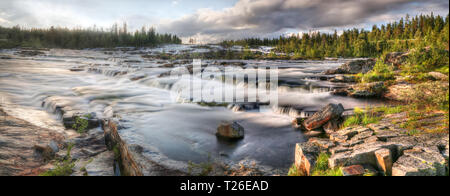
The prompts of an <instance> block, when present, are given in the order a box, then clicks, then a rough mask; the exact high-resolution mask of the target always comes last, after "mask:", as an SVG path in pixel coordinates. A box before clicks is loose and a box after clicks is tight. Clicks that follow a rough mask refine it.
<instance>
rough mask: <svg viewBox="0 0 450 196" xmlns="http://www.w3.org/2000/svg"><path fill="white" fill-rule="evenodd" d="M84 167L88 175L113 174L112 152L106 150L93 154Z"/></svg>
mask: <svg viewBox="0 0 450 196" xmlns="http://www.w3.org/2000/svg"><path fill="white" fill-rule="evenodd" d="M85 169H86V171H85V172H86V174H87V175H88V176H114V153H113V152H112V151H106V152H103V153H101V154H99V155H97V156H95V157H94V158H93V159H92V161H91V162H90V163H89V164H87V165H86V166H85Z"/></svg>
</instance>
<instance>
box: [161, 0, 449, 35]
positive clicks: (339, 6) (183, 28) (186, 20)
mask: <svg viewBox="0 0 450 196" xmlns="http://www.w3.org/2000/svg"><path fill="white" fill-rule="evenodd" d="M448 7H449V2H448V1H447V0H377V1H373V0H312V1H311V0H240V1H239V2H237V3H236V4H235V6H233V7H232V8H227V9H224V10H221V11H213V10H205V9H203V10H198V11H197V12H196V13H194V14H191V15H188V16H185V17H182V18H179V19H176V20H172V21H168V22H167V23H164V24H160V25H159V29H160V30H163V31H168V32H174V33H177V34H179V35H181V36H184V37H190V36H194V37H197V38H198V39H200V40H203V41H207V42H208V41H209V42H211V41H219V40H222V39H235V38H243V37H250V36H264V37H267V36H271V35H279V33H282V32H283V31H284V30H286V29H296V30H299V31H305V30H308V29H331V28H342V27H346V26H354V25H356V26H361V25H363V24H364V23H368V22H371V23H372V24H373V23H377V22H381V21H377V18H378V19H383V18H384V19H386V18H389V19H397V17H398V16H399V15H402V16H404V15H405V14H406V13H410V14H415V13H419V12H427V13H430V12H431V11H434V12H438V13H443V14H447V13H448ZM381 16H383V17H381Z"/></svg>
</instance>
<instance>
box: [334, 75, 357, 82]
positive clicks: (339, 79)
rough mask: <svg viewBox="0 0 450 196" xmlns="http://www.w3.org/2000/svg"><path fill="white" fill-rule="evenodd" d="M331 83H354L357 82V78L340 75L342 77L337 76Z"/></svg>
mask: <svg viewBox="0 0 450 196" xmlns="http://www.w3.org/2000/svg"><path fill="white" fill-rule="evenodd" d="M330 82H335V83H353V82H356V77H355V76H345V75H340V76H336V77H335V78H332V79H331V80H330Z"/></svg>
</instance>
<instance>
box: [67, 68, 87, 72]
mask: <svg viewBox="0 0 450 196" xmlns="http://www.w3.org/2000/svg"><path fill="white" fill-rule="evenodd" d="M69 70H70V71H72V72H80V71H84V68H83V67H72V68H70V69H69Z"/></svg>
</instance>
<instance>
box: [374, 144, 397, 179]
mask: <svg viewBox="0 0 450 196" xmlns="http://www.w3.org/2000/svg"><path fill="white" fill-rule="evenodd" d="M375 156H376V157H377V165H378V169H379V170H380V171H383V172H384V173H385V174H386V175H387V176H391V175H392V165H393V158H392V153H391V151H390V150H389V149H386V148H382V149H380V150H377V151H375Z"/></svg>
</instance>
